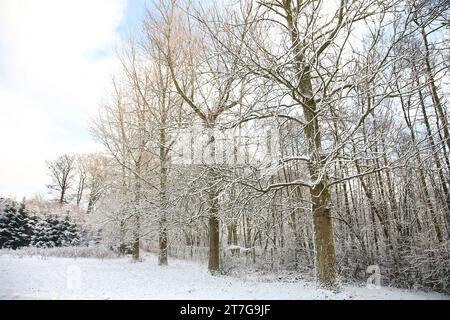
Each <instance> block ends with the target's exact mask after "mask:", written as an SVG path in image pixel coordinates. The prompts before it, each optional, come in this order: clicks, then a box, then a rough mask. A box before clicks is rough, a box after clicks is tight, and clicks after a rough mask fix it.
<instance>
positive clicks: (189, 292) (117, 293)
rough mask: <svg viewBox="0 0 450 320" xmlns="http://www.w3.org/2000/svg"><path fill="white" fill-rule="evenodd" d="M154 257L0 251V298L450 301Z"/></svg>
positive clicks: (423, 295) (435, 294)
mask: <svg viewBox="0 0 450 320" xmlns="http://www.w3.org/2000/svg"><path fill="white" fill-rule="evenodd" d="M156 262H157V258H156V256H155V255H152V254H146V255H145V257H144V261H143V262H141V263H132V262H131V261H130V259H129V258H120V259H104V260H101V259H96V258H76V259H75V258H55V257H45V258H43V257H39V256H31V257H30V256H22V257H21V256H17V255H11V254H5V253H3V254H0V299H225V300H227V299H295V300H297V299H450V296H448V295H443V294H437V293H425V292H413V291H407V290H399V289H393V288H381V289H368V288H365V287H352V286H346V287H344V288H343V291H342V292H341V293H338V294H334V293H331V292H328V291H325V290H317V289H316V288H315V286H314V284H312V283H307V282H302V281H301V282H277V281H267V280H264V281H262V280H258V279H240V278H233V277H229V276H211V275H210V274H209V273H208V272H207V270H206V266H204V265H200V264H198V263H195V262H190V261H183V260H176V259H171V260H170V265H169V266H168V267H159V266H158V265H157V263H156Z"/></svg>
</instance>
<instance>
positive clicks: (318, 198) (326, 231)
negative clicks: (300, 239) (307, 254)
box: [311, 183, 338, 289]
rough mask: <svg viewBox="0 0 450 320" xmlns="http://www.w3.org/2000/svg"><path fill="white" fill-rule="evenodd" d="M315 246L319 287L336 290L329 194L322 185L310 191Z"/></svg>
mask: <svg viewBox="0 0 450 320" xmlns="http://www.w3.org/2000/svg"><path fill="white" fill-rule="evenodd" d="M311 197H312V202H313V205H312V210H313V221H314V240H315V246H316V275H317V281H318V284H319V286H320V287H323V288H326V289H336V288H337V287H338V282H337V280H338V278H337V272H336V256H335V249H334V236H333V225H332V223H331V210H330V203H331V199H330V194H329V192H328V190H327V189H324V187H323V184H321V183H320V184H319V185H317V186H316V187H315V188H312V189H311Z"/></svg>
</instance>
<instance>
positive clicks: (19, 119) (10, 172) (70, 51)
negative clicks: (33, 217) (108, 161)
mask: <svg viewBox="0 0 450 320" xmlns="http://www.w3.org/2000/svg"><path fill="white" fill-rule="evenodd" d="M144 8H145V0H39V1H36V0H0V197H1V196H9V197H15V198H16V199H21V198H22V197H24V196H26V197H31V196H33V195H34V194H37V193H40V194H42V195H45V194H46V193H47V189H46V187H45V186H46V184H48V183H50V177H49V176H48V174H47V170H46V167H45V160H48V159H53V158H55V157H56V156H58V155H60V154H63V153H86V152H94V151H97V150H100V149H101V146H100V145H99V144H98V143H97V142H96V141H95V140H94V138H93V137H91V135H90V133H89V119H90V118H91V117H92V116H93V115H94V114H95V113H96V111H97V108H98V106H99V105H100V104H101V102H102V101H105V99H106V98H107V93H108V90H109V86H110V81H111V78H112V75H113V73H114V70H115V69H116V68H117V66H118V62H117V60H116V58H115V48H117V47H120V44H121V42H122V41H124V40H125V39H126V37H127V36H128V35H129V34H130V33H131V34H132V33H133V32H135V31H136V30H138V29H139V25H140V21H141V19H142V17H143V15H144Z"/></svg>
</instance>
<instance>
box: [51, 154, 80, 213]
mask: <svg viewBox="0 0 450 320" xmlns="http://www.w3.org/2000/svg"><path fill="white" fill-rule="evenodd" d="M45 163H46V165H47V168H48V170H49V174H50V176H51V178H52V180H53V183H52V184H49V185H48V186H47V187H48V188H49V189H51V190H55V191H57V192H58V202H59V203H60V204H61V205H62V204H64V203H67V201H68V200H67V193H68V190H69V189H70V188H71V187H72V183H73V181H74V174H75V157H74V156H71V155H68V154H64V155H62V156H59V157H58V158H56V159H55V160H51V161H46V162H45Z"/></svg>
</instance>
